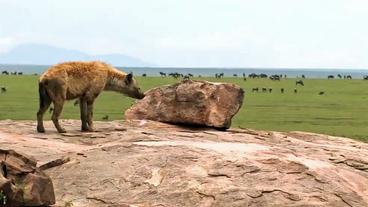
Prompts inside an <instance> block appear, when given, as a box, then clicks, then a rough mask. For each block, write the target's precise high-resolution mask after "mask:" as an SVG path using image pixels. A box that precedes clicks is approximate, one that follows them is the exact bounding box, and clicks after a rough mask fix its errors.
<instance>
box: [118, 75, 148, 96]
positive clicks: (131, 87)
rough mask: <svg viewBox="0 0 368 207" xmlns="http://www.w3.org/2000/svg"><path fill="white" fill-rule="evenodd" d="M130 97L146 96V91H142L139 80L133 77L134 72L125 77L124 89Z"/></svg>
mask: <svg viewBox="0 0 368 207" xmlns="http://www.w3.org/2000/svg"><path fill="white" fill-rule="evenodd" d="M122 92H123V93H124V94H126V95H127V96H129V97H132V98H137V99H142V98H144V93H142V91H141V88H140V87H139V86H138V82H137V80H135V79H134V78H133V74H132V73H129V74H127V75H126V76H125V78H124V87H123V91H122Z"/></svg>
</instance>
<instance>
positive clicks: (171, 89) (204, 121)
mask: <svg viewBox="0 0 368 207" xmlns="http://www.w3.org/2000/svg"><path fill="white" fill-rule="evenodd" d="M243 98H244V91H243V90H242V89H241V88H240V87H239V86H237V85H235V84H230V83H212V82H207V81H192V80H184V81H182V82H181V83H177V84H174V85H170V86H163V87H158V88H154V89H151V90H150V91H148V92H146V94H145V98H144V99H142V100H138V101H137V102H136V103H135V104H134V105H133V106H132V107H131V108H130V109H128V110H127V111H126V113H125V118H126V119H149V120H154V121H161V122H167V123H175V124H187V125H201V126H210V127H215V128H225V129H226V128H229V127H230V125H231V118H232V117H233V116H234V115H235V114H236V113H237V112H238V110H239V109H240V107H241V106H242V103H243Z"/></svg>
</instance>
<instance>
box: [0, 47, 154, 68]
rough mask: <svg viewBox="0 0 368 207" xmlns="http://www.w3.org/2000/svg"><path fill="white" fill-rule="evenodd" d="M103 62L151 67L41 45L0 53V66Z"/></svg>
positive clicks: (121, 57) (126, 58) (124, 57)
mask: <svg viewBox="0 0 368 207" xmlns="http://www.w3.org/2000/svg"><path fill="white" fill-rule="evenodd" d="M91 60H100V61H105V62H107V63H109V64H112V65H114V66H129V67H133V66H135V67H151V66H153V65H152V64H150V63H147V62H144V61H142V60H140V59H138V58H134V57H130V56H127V55H122V54H106V55H95V56H94V55H89V54H86V53H84V52H81V51H77V50H69V49H63V48H59V47H54V46H49V45H42V44H22V45H19V46H17V47H15V48H13V49H11V50H10V51H8V52H5V53H0V64H34V65H53V64H56V63H59V62H65V61H91Z"/></svg>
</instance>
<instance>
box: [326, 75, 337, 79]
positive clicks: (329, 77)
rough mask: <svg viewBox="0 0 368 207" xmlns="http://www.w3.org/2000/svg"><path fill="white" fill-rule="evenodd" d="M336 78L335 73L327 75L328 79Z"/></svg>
mask: <svg viewBox="0 0 368 207" xmlns="http://www.w3.org/2000/svg"><path fill="white" fill-rule="evenodd" d="M334 78H335V76H333V75H329V76H327V79H334Z"/></svg>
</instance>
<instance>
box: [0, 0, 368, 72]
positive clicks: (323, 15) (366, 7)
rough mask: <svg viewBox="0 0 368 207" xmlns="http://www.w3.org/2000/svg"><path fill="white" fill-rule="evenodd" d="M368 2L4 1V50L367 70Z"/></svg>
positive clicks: (0, 25) (0, 14)
mask: <svg viewBox="0 0 368 207" xmlns="http://www.w3.org/2000/svg"><path fill="white" fill-rule="evenodd" d="M367 21H368V1H367V0H251V1H248V0H154V1H153V0H151V1H149V0H145V1H143V0H131V1H130V0H129V1H128V0H103V1H97V0H62V1H60V0H32V1H29V0H0V52H4V51H7V50H9V49H10V48H12V47H14V46H16V45H18V44H22V43H42V44H49V45H53V46H58V47H63V48H68V49H76V50H81V51H84V52H87V53H90V54H102V53H122V54H126V55H130V56H134V57H138V58H140V59H142V60H145V61H147V62H151V63H153V64H155V65H160V66H180V67H303V68H306V67H311V68H321V67H322V68H354V69H359V68H360V69H363V68H364V69H365V68H368V26H367V25H368V23H367Z"/></svg>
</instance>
